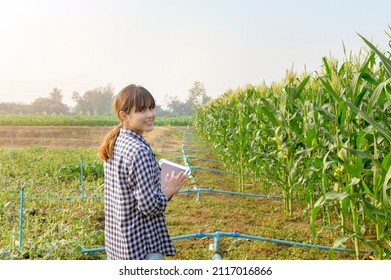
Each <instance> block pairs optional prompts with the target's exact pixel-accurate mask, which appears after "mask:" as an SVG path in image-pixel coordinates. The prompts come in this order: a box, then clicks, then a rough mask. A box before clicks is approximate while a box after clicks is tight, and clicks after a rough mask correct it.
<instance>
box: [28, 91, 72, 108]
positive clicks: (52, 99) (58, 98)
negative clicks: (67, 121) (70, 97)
mask: <svg viewBox="0 0 391 280" xmlns="http://www.w3.org/2000/svg"><path fill="white" fill-rule="evenodd" d="M62 97H63V96H62V93H61V89H58V88H54V89H53V91H52V92H50V93H49V97H48V98H44V97H39V98H37V99H35V100H34V101H33V103H31V110H32V112H37V113H43V112H46V113H48V114H66V113H67V112H68V110H69V108H68V106H67V105H65V104H64V103H62Z"/></svg>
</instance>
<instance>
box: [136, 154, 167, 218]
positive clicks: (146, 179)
mask: <svg viewBox="0 0 391 280" xmlns="http://www.w3.org/2000/svg"><path fill="white" fill-rule="evenodd" d="M131 172H132V173H134V174H133V176H132V177H133V178H134V180H135V181H134V182H135V188H134V196H135V198H136V200H137V204H138V205H137V208H138V209H139V211H140V212H141V213H143V214H144V215H146V216H154V215H159V214H162V213H164V211H165V210H166V207H167V197H166V195H165V194H164V193H163V192H162V191H161V186H160V170H159V168H158V163H157V162H156V159H155V158H154V156H153V155H152V153H151V152H150V151H148V150H146V149H143V148H141V149H139V150H138V151H137V152H136V153H135V154H134V158H133V168H132V171H131Z"/></svg>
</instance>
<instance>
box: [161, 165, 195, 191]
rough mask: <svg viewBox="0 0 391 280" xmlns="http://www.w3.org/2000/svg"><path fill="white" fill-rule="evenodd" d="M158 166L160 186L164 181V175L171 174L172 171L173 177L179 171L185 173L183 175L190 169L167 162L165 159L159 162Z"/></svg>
mask: <svg viewBox="0 0 391 280" xmlns="http://www.w3.org/2000/svg"><path fill="white" fill-rule="evenodd" d="M159 165H160V168H161V172H160V178H161V183H162V186H163V183H164V179H165V178H166V174H171V173H172V171H175V175H177V174H178V173H179V172H181V171H183V172H185V174H187V173H189V172H190V168H189V167H188V166H184V165H181V164H178V163H176V162H172V161H169V160H167V159H161V160H159Z"/></svg>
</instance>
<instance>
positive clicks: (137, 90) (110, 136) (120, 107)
mask: <svg viewBox="0 0 391 280" xmlns="http://www.w3.org/2000/svg"><path fill="white" fill-rule="evenodd" d="M132 108H135V111H136V112H140V111H142V110H143V109H145V108H149V109H151V108H155V99H154V98H153V96H152V94H151V93H150V92H149V91H148V90H146V89H145V88H144V87H142V86H136V85H133V84H132V85H128V86H127V87H125V88H123V89H122V90H121V91H120V92H119V93H118V94H117V95H116V97H115V98H114V102H113V109H114V112H115V113H116V114H117V116H118V119H119V120H120V122H121V123H120V124H118V125H117V126H116V127H114V128H113V129H112V130H110V131H109V132H108V133H107V134H106V137H105V139H104V140H103V143H102V144H101V146H100V147H99V149H98V152H99V156H100V158H101V159H102V160H104V161H108V160H109V159H110V158H111V157H112V156H113V149H114V144H115V141H116V140H117V137H118V135H119V132H120V129H121V128H122V119H121V117H120V112H121V111H123V112H125V113H126V114H129V113H130V111H131V110H132Z"/></svg>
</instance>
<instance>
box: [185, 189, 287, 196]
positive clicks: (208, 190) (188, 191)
mask: <svg viewBox="0 0 391 280" xmlns="http://www.w3.org/2000/svg"><path fill="white" fill-rule="evenodd" d="M179 192H180V193H193V192H196V193H200V192H213V193H224V194H232V195H243V196H255V197H264V198H282V196H279V195H267V194H253V193H243V192H230V191H222V190H213V189H202V188H195V189H193V190H191V189H187V190H179Z"/></svg>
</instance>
